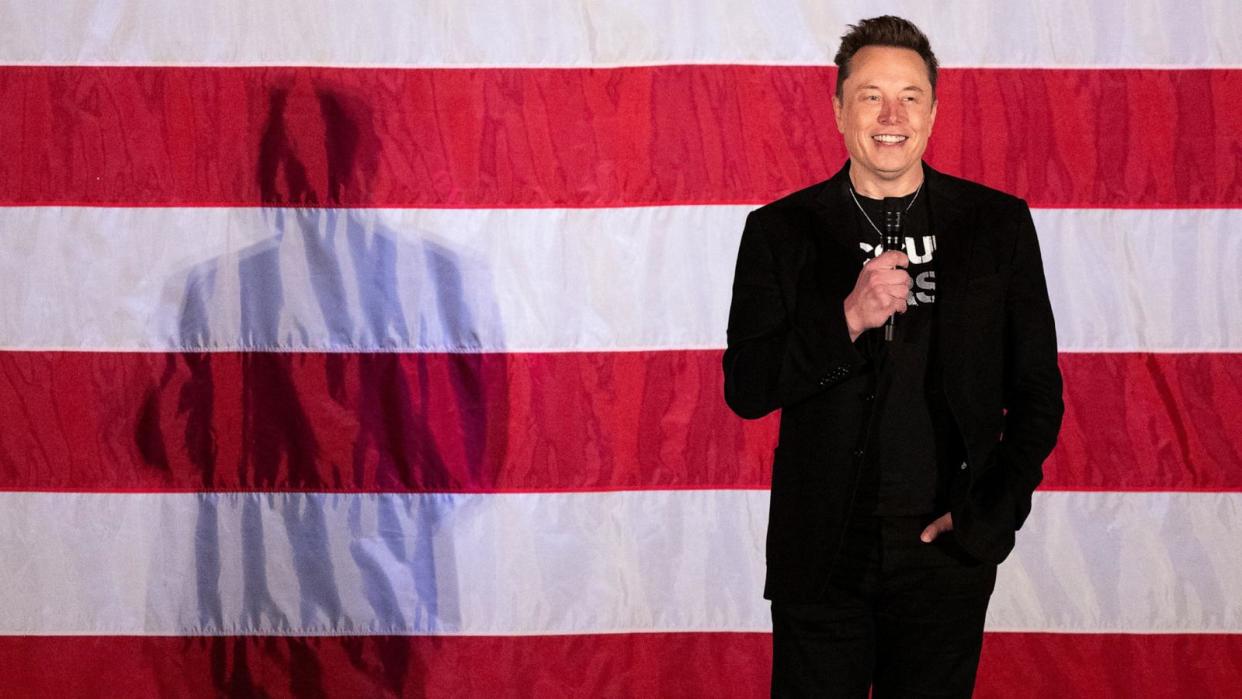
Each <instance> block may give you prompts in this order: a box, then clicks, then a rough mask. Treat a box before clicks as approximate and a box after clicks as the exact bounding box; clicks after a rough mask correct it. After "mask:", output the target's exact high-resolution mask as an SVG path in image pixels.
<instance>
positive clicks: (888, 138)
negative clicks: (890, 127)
mask: <svg viewBox="0 0 1242 699" xmlns="http://www.w3.org/2000/svg"><path fill="white" fill-rule="evenodd" d="M872 138H874V139H875V140H877V141H879V142H880V143H901V142H902V141H904V140H906V137H905V136H893V135H890V134H880V135H878V136H872Z"/></svg>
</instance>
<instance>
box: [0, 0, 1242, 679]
mask: <svg viewBox="0 0 1242 699" xmlns="http://www.w3.org/2000/svg"><path fill="white" fill-rule="evenodd" d="M884 13H894V14H900V15H903V16H906V17H908V18H909V19H911V20H913V21H914V22H915V23H917V24H919V25H920V26H921V27H922V28H923V29H924V31H926V32H927V34H928V35H929V36H930V38H931V40H932V46H933V48H934V49H935V50H936V52H937V54H938V56H939V57H940V60H941V63H942V64H943V65H944V66H945V69H944V70H943V72H942V73H941V78H940V86H939V90H938V96H939V100H940V105H939V116H938V119H937V123H936V130H935V134H934V136H933V137H932V140H931V147H930V148H929V150H928V153H927V160H928V161H929V162H930V163H931V164H932V165H933V166H934V167H936V168H938V169H940V170H942V171H944V172H947V173H950V174H954V175H959V176H963V177H967V178H970V179H974V180H977V181H980V182H983V183H984V184H988V185H991V186H993V187H997V188H1000V189H1003V190H1006V191H1009V192H1013V193H1015V194H1017V195H1019V196H1022V197H1024V198H1025V199H1026V200H1027V201H1028V202H1029V203H1030V205H1031V207H1032V209H1033V213H1034V218H1035V223H1036V226H1037V228H1038V231H1039V236H1040V243H1041V246H1042V248H1043V255H1044V262H1045V268H1046V273H1047V276H1048V282H1049V287H1050V293H1051V295H1052V301H1053V306H1054V310H1055V313H1056V319H1057V329H1058V338H1059V344H1060V349H1061V356H1060V362H1061V368H1062V371H1063V373H1064V376H1065V399H1066V416H1065V423H1064V428H1063V430H1062V433H1061V437H1060V443H1059V445H1058V447H1057V449H1056V451H1055V452H1054V454H1053V455H1052V457H1051V459H1050V460H1049V461H1048V462H1047V464H1046V465H1045V478H1044V482H1043V485H1042V486H1041V489H1040V490H1039V491H1038V492H1037V493H1036V497H1035V502H1034V510H1033V513H1032V515H1031V518H1030V520H1029V521H1028V522H1027V524H1026V525H1025V526H1024V527H1023V529H1022V531H1020V532H1019V534H1018V545H1017V549H1016V550H1015V551H1014V553H1013V555H1012V556H1011V557H1010V559H1009V560H1008V561H1007V562H1006V563H1005V564H1004V565H1003V566H1002V567H1001V571H1000V576H999V580H998V583H997V588H996V592H995V594H994V596H993V599H992V604H991V608H990V611H989V616H988V625H987V628H988V634H987V637H986V640H985V645H984V651H983V661H982V666H981V670H980V674H979V685H978V691H977V695H978V696H984V697H1025V696H1084V697H1096V696H1117V697H1130V696H1227V695H1230V694H1233V695H1238V694H1240V693H1242V354H1240V352H1242V291H1240V289H1242V282H1240V280H1239V274H1240V273H1242V269H1240V267H1242V31H1240V30H1239V28H1238V27H1239V26H1242V5H1239V4H1237V3H1235V2H1227V1H1225V0H1181V1H1178V0H1142V1H1137V2H1123V1H1122V0H1101V1H1100V2H1090V3H1083V2H1081V1H1080V0H1048V1H1046V2H1025V3H1008V2H989V1H987V0H960V1H956V2H938V3H928V2H916V1H914V0H909V1H906V2H888V3H876V2H861V1H848V2H840V1H838V2H827V1H824V0H814V1H812V0H804V1H802V2H793V1H772V2H759V1H757V0H692V1H686V2H655V1H652V0H628V1H621V0H616V1H613V0H608V1H600V2H588V1H585V0H577V1H575V0H560V1H553V0H544V1H541V2H524V3H506V2H492V3H487V2H479V1H477V0H461V1H457V2H450V1H448V0H444V1H441V2H397V1H396V0H374V1H366V2H357V3H337V2H330V1H328V0H302V1H299V2H293V0H267V1H261V2H243V1H242V0H225V1H221V2H204V3H199V2H191V1H189V0H177V1H168V2H155V1H149V2H146V1H138V0H117V1H116V2H86V1H84V0H65V1H64V2H55V3H36V2H20V1H19V0H7V1H4V2H0V350H2V351H0V490H2V491H3V492H0V694H4V695H13V696H23V695H30V696H56V697H60V696H96V695H114V696H142V695H166V696H197V695H212V694H229V695H236V696H247V695H255V696H320V695H324V696H385V695H399V696H435V697H440V696H478V697H493V696H539V697H556V696H636V697H657V696H704V697H707V696H711V697H718V696H739V697H746V696H762V695H764V694H765V693H766V691H767V682H768V674H769V670H770V662H771V658H770V647H769V646H770V636H769V635H768V633H769V629H770V621H769V616H768V615H769V612H768V605H767V603H766V602H765V601H764V600H763V599H762V598H761V590H762V582H763V563H764V561H763V538H764V531H765V527H766V520H767V490H766V488H767V485H768V482H769V477H770V464H771V450H772V448H773V446H774V444H775V437H776V434H775V428H776V425H777V422H776V417H775V416H770V417H769V418H765V419H763V420H759V421H755V422H744V421H742V420H740V419H738V418H736V417H735V416H733V415H732V414H731V413H730V412H729V411H728V409H727V408H726V406H725V405H724V401H723V396H722V376H721V370H720V358H721V352H722V349H723V347H724V339H725V325H726V315H727V311H728V305H729V296H730V283H731V279H732V273H733V265H734V260H735V257H736V253H737V245H738V241H739V238H740V235H741V230H742V224H743V222H744V220H745V216H746V213H747V212H748V211H749V210H751V209H753V208H754V207H756V206H758V205H760V204H762V203H764V202H766V201H769V200H771V199H774V198H776V197H778V196H780V195H782V194H785V193H788V192H790V191H793V190H795V189H800V188H802V187H804V186H806V185H808V184H811V183H813V182H816V181H818V180H821V179H824V178H826V177H828V176H829V175H831V174H832V173H833V172H835V171H836V169H837V168H839V167H840V166H841V164H842V163H843V162H844V159H845V151H844V148H843V146H842V144H841V140H840V136H839V135H838V133H837V130H836V128H835V125H834V123H833V118H832V109H831V101H830V100H831V94H832V90H833V81H834V78H835V69H834V68H832V67H831V58H832V55H833V54H834V53H835V51H836V48H837V42H838V37H839V36H840V35H841V33H842V32H843V31H844V30H845V25H846V24H847V23H851V22H854V21H857V20H858V19H861V18H864V17H869V16H874V15H878V14H884Z"/></svg>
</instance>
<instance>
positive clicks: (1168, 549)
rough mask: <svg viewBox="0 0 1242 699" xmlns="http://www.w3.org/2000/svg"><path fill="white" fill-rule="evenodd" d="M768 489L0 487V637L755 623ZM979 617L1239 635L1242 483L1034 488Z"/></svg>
mask: <svg viewBox="0 0 1242 699" xmlns="http://www.w3.org/2000/svg"><path fill="white" fill-rule="evenodd" d="M767 497H768V496H767V493H766V492H764V491H753V490H752V491H729V490H724V491H721V490H717V491H696V490H684V491H621V492H607V493H528V494H504V495H447V494H429V495H395V494H338V495H325V494H287V493H271V494H256V493H225V494H221V493H212V494H87V493H5V494H3V495H0V521H2V522H3V531H5V532H7V534H6V535H5V536H4V537H2V538H0V556H2V560H4V562H5V565H4V566H3V568H0V586H2V588H0V589H3V590H4V591H5V593H4V595H3V596H0V633H2V634H6V635H11V634H24V635H79V634H88V635H89V634H120V635H131V634H132V635H187V634H205V635H236V634H292V635H320V634H330V635H337V634H343V635H351V634H359V635H368V634H487V635H509V634H541V635H542V634H569V633H593V632H602V633H608V632H626V631H640V630H641V631H648V632H657V631H765V630H767V629H768V628H769V617H768V612H767V605H766V603H764V602H763V600H762V599H761V598H760V594H761V586H762V579H763V549H762V547H763V537H764V527H765V525H766V519H767ZM1034 505H1035V506H1034V513H1033V515H1032V518H1031V520H1030V522H1029V523H1028V525H1027V526H1026V527H1025V528H1024V529H1023V531H1021V532H1020V533H1019V536H1018V540H1019V546H1018V549H1017V551H1016V552H1015V554H1014V556H1013V557H1012V558H1011V559H1010V561H1009V562H1007V563H1006V564H1005V565H1004V566H1002V568H1001V575H1000V579H999V582H998V586H997V590H996V593H995V596H994V597H993V600H992V607H991V610H990V613H989V621H988V628H989V629H990V630H1001V631H1015V630H1021V631H1049V632H1134V633H1148V632H1154V633H1161V632H1203V633H1207V632H1225V633H1237V632H1242V548H1239V547H1238V546H1237V541H1236V536H1235V534H1236V532H1237V531H1238V530H1239V527H1242V493H1117V492H1048V493H1039V494H1037V496H1036V498H1035V503H1034Z"/></svg>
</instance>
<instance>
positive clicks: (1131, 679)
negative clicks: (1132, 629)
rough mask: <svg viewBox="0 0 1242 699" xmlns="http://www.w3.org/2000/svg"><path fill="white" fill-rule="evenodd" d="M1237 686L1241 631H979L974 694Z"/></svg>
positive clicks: (1227, 690) (1227, 689) (1005, 698)
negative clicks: (979, 654)
mask: <svg viewBox="0 0 1242 699" xmlns="http://www.w3.org/2000/svg"><path fill="white" fill-rule="evenodd" d="M1239 690H1242V635H1238V634H1153V635H1143V634H1078V633H1076V634H1055V633H989V634H985V635H984V640H983V656H982V658H981V659H980V665H979V674H978V678H977V683H976V691H975V697H976V698H978V699H986V698H988V697H996V698H997V699H1021V698H1022V697H1031V698H1032V699H1034V698H1036V697H1070V696H1073V697H1224V696H1236V695H1237V694H1238V692H1239Z"/></svg>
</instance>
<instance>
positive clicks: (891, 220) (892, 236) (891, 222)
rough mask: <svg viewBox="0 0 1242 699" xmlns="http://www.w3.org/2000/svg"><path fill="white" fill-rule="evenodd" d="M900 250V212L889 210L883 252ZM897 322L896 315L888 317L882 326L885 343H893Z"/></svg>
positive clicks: (886, 216)
mask: <svg viewBox="0 0 1242 699" xmlns="http://www.w3.org/2000/svg"><path fill="white" fill-rule="evenodd" d="M900 249H901V211H900V210H891V211H885V212H884V251H885V252H887V251H889V250H900ZM896 322H897V314H896V313H894V314H893V315H891V316H889V317H888V322H886V323H885V324H884V340H885V341H886V342H892V341H893V327H894V326H895V325H896Z"/></svg>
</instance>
